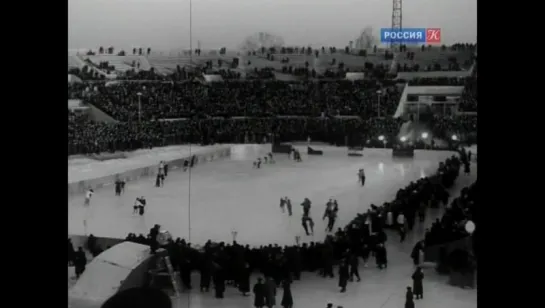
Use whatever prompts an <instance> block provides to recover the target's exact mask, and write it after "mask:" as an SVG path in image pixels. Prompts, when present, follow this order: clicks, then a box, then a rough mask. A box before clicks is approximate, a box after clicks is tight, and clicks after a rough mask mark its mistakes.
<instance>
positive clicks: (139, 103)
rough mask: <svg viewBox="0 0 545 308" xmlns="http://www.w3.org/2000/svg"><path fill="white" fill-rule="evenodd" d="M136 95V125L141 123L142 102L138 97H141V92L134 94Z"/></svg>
mask: <svg viewBox="0 0 545 308" xmlns="http://www.w3.org/2000/svg"><path fill="white" fill-rule="evenodd" d="M136 95H138V124H141V123H142V102H141V100H140V97H141V96H142V93H141V92H138V93H136Z"/></svg>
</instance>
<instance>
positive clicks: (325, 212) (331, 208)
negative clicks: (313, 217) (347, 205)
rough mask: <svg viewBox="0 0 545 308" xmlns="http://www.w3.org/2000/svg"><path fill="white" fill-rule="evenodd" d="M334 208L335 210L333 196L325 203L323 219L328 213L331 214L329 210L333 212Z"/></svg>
mask: <svg viewBox="0 0 545 308" xmlns="http://www.w3.org/2000/svg"><path fill="white" fill-rule="evenodd" d="M332 210H333V198H331V199H329V201H327V203H326V204H325V211H324V216H323V217H322V220H325V218H326V217H327V215H329V212H331V211H332Z"/></svg>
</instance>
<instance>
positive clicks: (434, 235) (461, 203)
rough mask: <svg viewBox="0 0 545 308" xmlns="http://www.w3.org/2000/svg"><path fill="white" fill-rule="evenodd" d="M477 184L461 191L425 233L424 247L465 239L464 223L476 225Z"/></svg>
mask: <svg viewBox="0 0 545 308" xmlns="http://www.w3.org/2000/svg"><path fill="white" fill-rule="evenodd" d="M477 203H478V202H477V182H475V183H474V184H472V185H471V186H469V187H465V188H463V189H462V191H461V193H460V196H459V197H456V198H454V199H453V200H452V201H451V203H450V205H449V206H448V207H447V208H446V210H445V214H444V215H443V217H442V218H441V219H437V221H436V222H434V223H433V224H432V226H431V228H430V229H429V230H428V232H426V237H425V239H424V242H425V244H426V246H435V245H442V244H447V243H450V242H453V241H456V240H460V239H463V238H465V237H467V235H468V233H467V231H466V230H465V223H466V222H467V221H472V222H473V223H475V224H477V223H478V219H477Z"/></svg>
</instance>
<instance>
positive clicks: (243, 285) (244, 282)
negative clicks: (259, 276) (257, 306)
mask: <svg viewBox="0 0 545 308" xmlns="http://www.w3.org/2000/svg"><path fill="white" fill-rule="evenodd" d="M238 290H239V291H240V292H241V293H242V295H244V296H248V294H246V293H248V292H250V265H248V263H246V265H245V266H244V268H243V269H242V270H241V272H240V279H239V281H238Z"/></svg>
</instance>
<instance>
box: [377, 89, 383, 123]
mask: <svg viewBox="0 0 545 308" xmlns="http://www.w3.org/2000/svg"><path fill="white" fill-rule="evenodd" d="M381 94H382V91H381V90H377V98H378V104H377V115H378V118H380V95H381Z"/></svg>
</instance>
